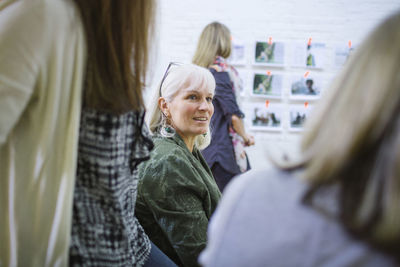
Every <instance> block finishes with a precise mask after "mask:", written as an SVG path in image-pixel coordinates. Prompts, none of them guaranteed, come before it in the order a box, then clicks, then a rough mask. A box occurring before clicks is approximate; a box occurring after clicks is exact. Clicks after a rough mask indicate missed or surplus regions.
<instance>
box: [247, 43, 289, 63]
mask: <svg viewBox="0 0 400 267" xmlns="http://www.w3.org/2000/svg"><path fill="white" fill-rule="evenodd" d="M284 60H285V44H284V43H282V42H260V41H257V42H256V47H255V56H254V63H255V64H261V65H270V66H274V65H275V66H283V64H284Z"/></svg>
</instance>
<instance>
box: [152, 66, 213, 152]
mask: <svg viewBox="0 0 400 267" xmlns="http://www.w3.org/2000/svg"><path fill="white" fill-rule="evenodd" d="M198 88H207V89H208V90H209V91H210V92H211V93H212V94H214V91H215V79H214V77H213V75H212V74H211V72H210V71H209V70H207V69H206V68H203V67H200V66H196V65H194V64H183V65H178V66H175V65H172V66H171V68H170V70H169V71H168V73H167V74H166V77H165V79H164V81H163V82H162V84H161V89H160V85H159V86H158V87H157V90H155V91H156V92H155V96H154V97H153V99H152V102H151V104H150V114H149V118H150V121H149V127H150V131H151V132H152V133H156V132H158V133H159V134H161V135H162V136H164V137H168V135H166V134H165V133H164V132H163V131H161V128H162V124H163V120H165V118H164V115H163V113H162V112H161V110H160V107H159V106H158V99H159V98H160V97H161V96H162V97H163V98H164V99H165V100H166V101H167V102H171V101H172V100H173V99H174V98H175V96H176V95H177V93H178V92H179V91H180V90H182V89H183V90H196V89H198ZM210 142H211V133H210V128H209V129H208V130H207V133H206V134H204V135H203V134H200V135H198V136H197V137H196V138H195V146H196V147H197V148H198V149H204V148H206V147H207V146H208V145H209V144H210Z"/></svg>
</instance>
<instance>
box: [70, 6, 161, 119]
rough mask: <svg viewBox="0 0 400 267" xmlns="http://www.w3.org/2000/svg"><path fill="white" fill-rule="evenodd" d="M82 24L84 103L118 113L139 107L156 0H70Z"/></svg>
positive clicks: (141, 105) (138, 108) (140, 105)
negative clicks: (85, 43)
mask: <svg viewBox="0 0 400 267" xmlns="http://www.w3.org/2000/svg"><path fill="white" fill-rule="evenodd" d="M74 1H75V3H76V4H77V6H78V8H79V10H80V13H81V16H82V21H83V24H84V27H85V32H86V38H87V46H88V61H87V74H86V85H85V88H84V90H85V91H84V105H85V106H87V107H91V108H95V109H101V110H107V111H111V112H114V113H122V112H125V111H129V110H140V109H141V108H143V106H144V104H143V99H142V88H143V86H144V83H145V75H146V69H147V61H148V47H149V42H150V37H151V36H152V32H153V29H152V26H153V20H154V0H135V1H113V0H74Z"/></svg>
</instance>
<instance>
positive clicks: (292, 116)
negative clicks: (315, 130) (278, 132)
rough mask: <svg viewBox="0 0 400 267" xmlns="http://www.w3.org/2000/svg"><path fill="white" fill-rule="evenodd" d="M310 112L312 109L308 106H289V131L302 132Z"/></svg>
mask: <svg viewBox="0 0 400 267" xmlns="http://www.w3.org/2000/svg"><path fill="white" fill-rule="evenodd" d="M311 110H312V108H311V107H310V106H309V105H308V104H305V105H303V106H291V107H290V108H289V120H290V124H289V130H290V131H292V132H299V131H303V127H304V123H305V122H306V120H307V118H308V116H309V114H310V111H311Z"/></svg>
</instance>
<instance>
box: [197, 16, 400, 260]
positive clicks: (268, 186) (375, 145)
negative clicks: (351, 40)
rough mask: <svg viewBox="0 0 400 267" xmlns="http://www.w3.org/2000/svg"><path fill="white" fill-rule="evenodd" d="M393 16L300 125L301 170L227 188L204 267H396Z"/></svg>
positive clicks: (399, 58)
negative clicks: (303, 131)
mask: <svg viewBox="0 0 400 267" xmlns="http://www.w3.org/2000/svg"><path fill="white" fill-rule="evenodd" d="M399 29H400V13H399V12H398V13H396V14H395V15H392V16H391V17H390V18H388V19H387V20H386V21H384V22H383V23H382V24H381V25H380V26H379V27H378V28H377V29H376V30H374V31H373V32H372V34H371V35H370V36H369V37H368V38H367V40H366V41H365V42H364V44H363V45H362V46H361V47H360V48H359V50H358V51H356V53H355V54H354V56H353V57H352V58H351V59H350V61H349V62H348V64H347V65H346V67H345V68H344V69H343V71H342V72H341V74H340V75H339V77H338V78H337V80H336V81H335V82H334V83H333V84H332V86H331V88H330V90H328V91H327V95H326V96H325V99H323V101H321V102H320V103H319V105H318V107H317V108H316V109H315V112H314V113H313V117H312V118H311V119H310V120H309V121H308V124H307V127H306V129H308V130H307V131H306V132H305V133H304V136H303V139H302V160H301V161H300V162H299V163H297V164H293V165H290V166H289V165H288V164H287V165H286V166H284V167H276V168H274V169H271V170H265V171H257V172H250V173H247V174H244V175H242V176H240V177H238V178H237V179H235V180H234V182H232V184H231V185H230V186H228V188H227V190H226V195H224V197H223V199H222V201H221V204H220V206H219V207H218V209H217V211H216V213H215V215H214V217H213V218H212V220H211V222H210V226H209V243H208V245H207V248H206V249H205V251H204V252H203V253H202V254H201V256H200V262H201V263H202V264H203V265H204V266H398V264H399V263H400V262H399V255H400V254H399V252H400V250H399V249H400V227H399V225H400V201H399V199H400V116H399V114H400V75H399V73H400V31H399Z"/></svg>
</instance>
